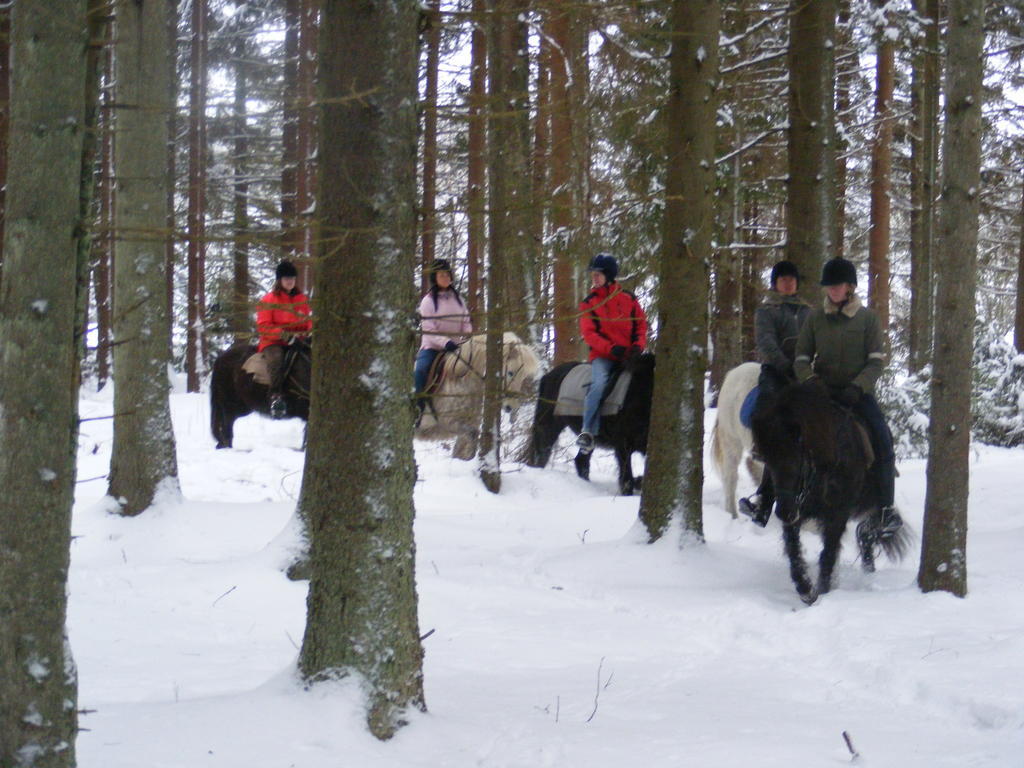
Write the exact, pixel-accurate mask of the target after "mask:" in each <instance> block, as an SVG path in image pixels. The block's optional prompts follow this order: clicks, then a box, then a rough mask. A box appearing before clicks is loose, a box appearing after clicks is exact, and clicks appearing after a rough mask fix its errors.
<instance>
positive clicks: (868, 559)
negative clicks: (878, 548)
mask: <svg viewBox="0 0 1024 768" xmlns="http://www.w3.org/2000/svg"><path fill="white" fill-rule="evenodd" d="M857 549H858V550H860V567H861V569H862V570H863V571H864V572H865V573H874V572H875V534H874V529H872V528H871V526H868V525H865V524H864V523H863V522H861V524H860V525H858V526H857Z"/></svg>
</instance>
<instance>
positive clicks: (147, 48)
mask: <svg viewBox="0 0 1024 768" xmlns="http://www.w3.org/2000/svg"><path fill="white" fill-rule="evenodd" d="M167 11H168V5H167V3H166V2H165V0H142V2H139V0H118V3H117V26H118V36H117V51H116V53H117V56H116V60H117V96H116V100H115V103H116V104H117V106H118V111H117V130H118V136H117V147H116V150H115V159H114V165H115V168H116V173H117V177H116V180H117V201H116V209H115V217H114V218H115V222H116V225H117V236H118V247H117V269H116V270H115V276H114V339H115V346H114V384H115V386H114V444H113V450H112V454H111V458H110V485H109V488H108V491H107V492H108V494H109V495H110V496H111V497H112V498H113V499H115V500H116V502H117V504H118V505H119V509H120V512H121V514H123V515H136V514H138V513H139V512H141V511H143V510H144V509H146V508H147V507H149V506H150V504H152V503H153V501H154V499H155V497H156V496H157V494H158V493H167V494H172V495H173V494H177V493H178V462H177V457H176V455H175V445H174V431H173V429H172V427H171V412H170V402H169V395H170V384H169V382H168V380H167V365H168V363H169V362H170V357H169V350H168V348H167V333H168V332H167V324H168V323H169V322H170V318H169V316H168V312H167V300H166V293H165V291H164V289H165V286H166V280H165V277H164V241H165V238H167V237H170V233H169V232H168V231H167V230H166V229H165V225H166V221H167V211H166V209H165V206H166V204H167V185H168V184H169V183H170V180H169V179H168V178H167V154H166V153H167V131H168V127H167V126H168V116H169V115H170V113H171V112H172V110H173V106H172V105H171V104H170V103H168V102H167V97H168V94H169V93H170V84H169V80H170V78H171V76H172V74H171V56H170V51H168V49H167V45H168V40H167V15H166V14H167Z"/></svg>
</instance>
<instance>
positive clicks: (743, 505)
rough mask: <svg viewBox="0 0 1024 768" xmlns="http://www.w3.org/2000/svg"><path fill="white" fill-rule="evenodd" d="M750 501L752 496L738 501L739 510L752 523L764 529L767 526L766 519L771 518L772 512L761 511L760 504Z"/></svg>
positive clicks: (768, 510)
mask: <svg viewBox="0 0 1024 768" xmlns="http://www.w3.org/2000/svg"><path fill="white" fill-rule="evenodd" d="M755 495H756V494H755ZM751 499H753V496H748V497H744V498H742V499H740V501H739V504H738V506H739V510H740V512H742V513H743V514H744V515H746V516H747V517H749V518H750V521H751V522H752V523H754V524H755V525H759V526H761V527H762V528H764V527H765V526H767V525H768V518H769V517H771V515H772V512H771V510H770V509H763V508H762V507H761V504H760V502H757V503H755V502H753V501H751Z"/></svg>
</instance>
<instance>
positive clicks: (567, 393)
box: [555, 363, 633, 416]
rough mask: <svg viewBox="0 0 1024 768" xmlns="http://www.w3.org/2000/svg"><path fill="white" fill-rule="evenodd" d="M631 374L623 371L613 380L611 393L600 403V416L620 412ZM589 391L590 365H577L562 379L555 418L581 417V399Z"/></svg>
mask: <svg viewBox="0 0 1024 768" xmlns="http://www.w3.org/2000/svg"><path fill="white" fill-rule="evenodd" d="M632 378H633V374H632V373H630V372H629V371H623V372H622V373H620V374H619V376H618V378H617V379H615V383H614V385H613V386H612V391H611V392H609V393H607V394H606V395H605V398H604V402H603V403H601V415H602V416H614V415H615V414H616V413H618V412H619V411H620V410H622V403H623V402H624V401H625V400H626V390H627V389H629V381H630V379H632ZM589 389H590V363H583V364H581V365H577V366H576V367H575V368H573V369H572V370H571V371H569V373H568V374H567V375H566V377H565V378H564V379H562V386H561V387H559V388H558V402H557V403H555V416H582V415H583V399H584V398H585V397H586V396H587V390H589Z"/></svg>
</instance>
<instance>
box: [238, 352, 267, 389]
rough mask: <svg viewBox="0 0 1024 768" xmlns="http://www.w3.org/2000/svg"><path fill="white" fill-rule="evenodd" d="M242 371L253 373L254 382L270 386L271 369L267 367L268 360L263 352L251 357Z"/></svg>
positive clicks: (244, 364)
mask: <svg viewBox="0 0 1024 768" xmlns="http://www.w3.org/2000/svg"><path fill="white" fill-rule="evenodd" d="M242 370H243V371H245V372H246V373H251V374H252V378H253V381H255V382H256V383H257V384H262V385H263V386H265V387H269V386H270V368H269V367H268V366H267V358H265V357H264V356H263V353H262V352H257V353H256V354H255V355H249V358H248V359H247V360H246V361H245V362H244V363H242Z"/></svg>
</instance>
